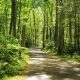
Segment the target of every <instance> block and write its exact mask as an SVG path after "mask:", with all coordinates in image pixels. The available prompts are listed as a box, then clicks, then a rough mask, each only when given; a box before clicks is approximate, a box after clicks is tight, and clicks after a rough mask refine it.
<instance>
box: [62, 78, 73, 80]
mask: <svg viewBox="0 0 80 80" xmlns="http://www.w3.org/2000/svg"><path fill="white" fill-rule="evenodd" d="M63 80H74V79H71V78H65V79H63Z"/></svg>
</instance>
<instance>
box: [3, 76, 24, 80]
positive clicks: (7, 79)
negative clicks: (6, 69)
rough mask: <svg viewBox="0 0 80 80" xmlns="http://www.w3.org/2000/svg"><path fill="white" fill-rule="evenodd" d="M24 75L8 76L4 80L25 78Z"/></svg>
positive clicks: (22, 79)
mask: <svg viewBox="0 0 80 80" xmlns="http://www.w3.org/2000/svg"><path fill="white" fill-rule="evenodd" d="M24 79H25V77H24V76H14V77H7V78H5V79H4V80H24Z"/></svg>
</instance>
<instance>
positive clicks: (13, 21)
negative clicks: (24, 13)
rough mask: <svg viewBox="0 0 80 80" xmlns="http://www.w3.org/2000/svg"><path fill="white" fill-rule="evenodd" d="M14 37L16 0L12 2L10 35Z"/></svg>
mask: <svg viewBox="0 0 80 80" xmlns="http://www.w3.org/2000/svg"><path fill="white" fill-rule="evenodd" d="M11 32H12V35H13V36H14V37H16V0H12V7H11V23H10V32H9V33H10V34H11Z"/></svg>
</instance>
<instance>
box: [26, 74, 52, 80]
mask: <svg viewBox="0 0 80 80" xmlns="http://www.w3.org/2000/svg"><path fill="white" fill-rule="evenodd" d="M50 78H51V76H49V75H47V74H40V75H34V76H29V77H27V78H26V79H25V80H50Z"/></svg>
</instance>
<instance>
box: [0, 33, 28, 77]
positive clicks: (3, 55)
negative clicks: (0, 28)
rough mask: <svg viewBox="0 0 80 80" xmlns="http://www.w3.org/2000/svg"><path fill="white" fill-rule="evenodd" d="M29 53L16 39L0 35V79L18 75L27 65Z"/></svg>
mask: <svg viewBox="0 0 80 80" xmlns="http://www.w3.org/2000/svg"><path fill="white" fill-rule="evenodd" d="M27 51H28V49H27V48H24V47H21V46H20V45H19V43H18V40H17V39H16V38H14V37H12V36H3V35H2V34H1V33H0V77H3V76H4V75H5V74H6V75H16V74H18V73H19V71H20V70H22V69H23V67H25V66H26V64H27V61H28V56H27V55H26V53H27ZM25 56H26V57H25ZM24 62H25V63H24Z"/></svg>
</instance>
